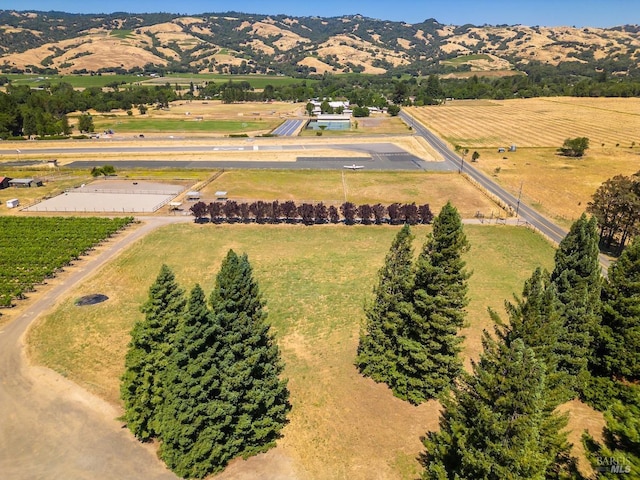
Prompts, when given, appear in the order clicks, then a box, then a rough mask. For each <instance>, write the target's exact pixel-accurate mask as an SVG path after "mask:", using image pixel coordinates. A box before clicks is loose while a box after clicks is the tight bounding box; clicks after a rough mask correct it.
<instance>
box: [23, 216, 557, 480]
mask: <svg viewBox="0 0 640 480" xmlns="http://www.w3.org/2000/svg"><path fill="white" fill-rule="evenodd" d="M398 228H399V227H388V226H383V227H362V226H356V227H345V226H327V227H319V228H318V227H311V228H308V227H302V226H248V225H225V226H215V225H195V224H186V225H172V226H168V227H166V228H163V229H161V230H159V231H156V232H154V233H152V234H150V235H149V236H148V237H146V238H145V239H144V240H142V241H141V242H138V243H136V244H135V245H134V246H133V247H132V248H130V249H129V250H128V251H126V252H124V253H123V254H122V255H120V256H119V257H118V258H116V259H115V260H114V261H113V262H112V263H110V264H108V265H106V266H105V267H103V268H102V269H101V270H100V271H99V272H98V274H97V275H96V276H95V277H93V278H92V279H90V280H88V281H87V282H85V283H84V284H83V285H81V286H79V287H77V288H76V289H74V290H72V291H71V292H70V294H69V296H68V297H67V298H63V299H60V300H61V301H60V304H59V306H58V307H57V308H56V310H55V311H54V312H53V313H52V314H50V315H49V316H47V317H46V318H44V319H43V320H42V321H41V322H40V323H39V324H38V326H37V327H36V328H35V329H33V330H32V331H31V333H30V335H29V340H28V342H29V344H30V350H31V354H32V355H33V358H34V359H35V361H36V362H38V363H44V364H46V365H48V366H50V367H52V368H54V369H55V370H57V371H59V372H61V373H62V374H64V375H65V376H67V377H69V378H70V379H72V380H74V381H77V382H79V383H80V384H81V385H83V386H85V387H86V388H88V389H90V390H91V391H93V392H96V393H98V394H99V395H101V396H102V397H104V398H106V399H108V400H109V401H111V402H113V403H116V404H117V403H118V402H119V401H118V388H119V386H118V379H119V376H120V375H121V373H122V370H123V364H124V355H125V352H126V348H127V343H128V341H129V332H130V329H131V328H132V326H133V324H134V322H135V321H137V320H139V319H141V318H142V313H141V312H140V310H139V308H140V305H141V304H142V303H143V302H144V301H145V299H146V297H147V294H148V288H149V285H150V284H151V283H152V281H153V279H154V278H155V277H156V275H157V273H158V271H159V268H160V265H161V264H162V263H166V264H167V265H169V266H170V267H171V268H172V269H173V270H174V271H175V273H176V276H177V280H178V282H179V283H180V284H181V285H182V286H184V287H185V288H187V289H190V288H191V287H192V286H193V285H194V284H195V283H196V282H200V283H201V284H202V286H203V288H204V289H205V291H206V292H210V291H211V289H212V287H213V284H214V281H215V275H216V273H217V270H218V268H219V265H220V261H221V260H222V258H223V257H224V255H225V254H226V252H227V251H228V249H229V248H233V249H234V250H235V251H237V252H247V254H248V255H249V259H250V261H251V263H252V265H253V267H254V271H255V276H256V278H257V280H258V282H259V284H260V287H261V290H262V292H263V295H264V299H265V300H266V301H267V309H268V312H269V320H270V322H271V324H272V325H273V330H274V332H275V333H276V335H277V341H278V343H279V345H280V347H281V348H282V351H283V358H284V360H285V362H286V368H285V376H286V377H287V378H288V379H289V387H290V390H291V402H292V404H293V411H292V414H291V417H290V420H291V422H290V424H289V425H288V426H287V427H286V428H285V430H284V438H283V439H282V440H280V441H279V442H278V448H277V451H278V452H279V453H280V454H282V455H285V456H287V457H288V458H291V459H292V460H293V462H294V464H295V465H296V467H297V469H298V470H299V471H300V472H301V476H300V478H315V479H329V480H331V479H343V478H352V479H363V480H364V479H370V478H380V479H397V478H407V479H408V478H416V476H417V474H418V470H419V466H418V463H417V461H416V458H417V456H418V454H419V453H420V452H421V451H422V448H423V447H422V445H421V443H420V440H419V438H420V436H422V435H424V434H425V433H426V432H427V431H428V430H432V429H435V428H437V422H438V415H439V404H438V403H437V402H429V403H427V404H424V405H422V406H420V407H413V406H411V405H409V404H407V403H405V402H402V401H400V400H398V399H397V398H395V397H393V396H392V395H391V393H390V391H389V390H388V389H387V388H386V387H385V386H384V385H379V384H376V383H374V382H373V381H371V380H369V379H365V378H363V377H361V376H360V375H359V374H358V373H357V371H356V369H355V367H354V366H353V361H354V358H355V353H356V347H357V341H358V331H359V328H360V323H361V322H362V320H363V310H362V307H363V304H364V303H365V302H366V301H369V300H370V299H371V291H372V288H373V285H374V284H375V281H376V272H377V270H378V269H379V268H380V266H381V265H382V262H383V259H384V255H385V254H386V252H387V250H388V248H389V245H390V243H391V240H392V238H393V237H394V236H395V234H396V233H397V231H398ZM465 230H466V232H467V234H468V236H469V239H470V242H471V245H472V249H471V251H470V252H469V253H468V254H467V255H466V260H467V262H468V265H467V266H468V268H469V269H470V270H472V271H473V272H474V273H473V276H472V277H471V279H470V299H471V304H470V305H469V308H468V311H469V316H468V321H469V327H468V328H467V329H466V331H465V334H466V336H467V339H466V342H465V347H466V354H467V356H468V357H473V358H475V357H476V356H477V354H478V352H479V351H480V334H481V330H482V328H488V327H489V326H490V320H489V318H488V315H487V313H486V307H487V306H491V307H493V308H496V309H498V310H501V307H502V303H503V300H504V299H505V298H510V297H511V295H512V293H513V292H519V291H520V290H521V289H522V282H523V281H524V279H525V278H527V277H528V276H529V275H530V273H531V271H532V270H533V269H534V268H535V267H537V266H540V265H541V266H544V267H546V268H549V267H550V266H551V263H552V259H553V248H552V247H551V245H550V244H549V243H548V242H546V241H545V240H544V239H543V238H541V237H540V236H538V235H536V234H534V233H532V232H531V231H529V230H527V229H524V228H516V227H506V226H467V227H465ZM413 231H414V233H415V234H416V240H415V242H414V246H415V248H416V250H418V249H419V248H420V247H421V245H422V243H423V241H424V239H425V236H426V234H427V232H428V231H429V227H419V228H418V227H416V228H414V229H413ZM91 293H102V294H104V295H107V296H108V297H109V300H108V301H106V302H104V303H101V304H99V305H94V306H90V307H77V306H75V305H74V301H75V300H76V299H77V298H79V297H81V296H84V295H87V294H91Z"/></svg>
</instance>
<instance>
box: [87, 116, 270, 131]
mask: <svg viewBox="0 0 640 480" xmlns="http://www.w3.org/2000/svg"><path fill="white" fill-rule="evenodd" d="M281 122H282V121H281V120H278V119H270V120H260V121H253V120H243V121H239V120H200V121H198V120H195V119H175V118H140V117H136V118H128V117H94V125H95V128H96V131H100V130H107V129H111V130H114V131H116V132H135V133H144V132H209V133H243V132H254V131H256V130H271V129H273V128H275V127H276V126H278V125H279V124H280V123H281Z"/></svg>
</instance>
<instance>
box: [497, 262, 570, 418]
mask: <svg viewBox="0 0 640 480" xmlns="http://www.w3.org/2000/svg"><path fill="white" fill-rule="evenodd" d="M560 307H561V306H560V302H559V301H558V297H557V294H556V289H555V286H554V285H553V284H552V283H551V280H550V277H549V273H547V272H546V271H543V270H542V269H540V268H537V269H536V270H535V271H534V272H533V274H532V275H531V278H529V279H528V280H527V281H526V282H525V284H524V288H523V291H522V298H519V299H516V301H515V303H511V302H505V310H506V311H507V314H508V316H509V322H508V324H504V323H503V322H502V321H501V319H500V318H499V317H498V315H497V314H496V313H495V312H493V311H492V312H491V316H492V318H493V319H494V320H495V321H496V324H497V327H496V332H497V334H498V336H499V337H500V338H501V340H502V341H504V342H505V343H506V344H507V345H511V343H513V342H514V341H515V340H516V339H518V338H519V339H522V341H523V342H524V344H525V345H526V346H527V347H529V348H531V349H532V350H533V352H534V354H535V356H536V358H537V359H538V360H540V361H541V362H542V363H543V364H544V366H545V371H546V376H547V388H548V390H549V395H548V398H549V400H550V402H552V405H554V406H555V405H559V404H560V403H562V400H563V399H564V398H566V397H567V392H566V391H565V387H564V377H563V376H562V375H560V374H559V373H558V357H557V349H558V342H559V340H560V336H561V335H562V327H563V326H562V319H561V318H560Z"/></svg>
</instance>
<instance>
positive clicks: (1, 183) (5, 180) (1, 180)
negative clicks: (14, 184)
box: [0, 177, 11, 190]
mask: <svg viewBox="0 0 640 480" xmlns="http://www.w3.org/2000/svg"><path fill="white" fill-rule="evenodd" d="M9 180H11V179H10V178H9V177H0V190H2V189H3V188H8V187H9Z"/></svg>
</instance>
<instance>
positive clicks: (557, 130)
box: [406, 97, 640, 148]
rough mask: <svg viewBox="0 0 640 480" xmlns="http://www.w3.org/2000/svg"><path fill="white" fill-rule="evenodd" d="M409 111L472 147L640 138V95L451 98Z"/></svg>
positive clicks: (455, 141)
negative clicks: (573, 140)
mask: <svg viewBox="0 0 640 480" xmlns="http://www.w3.org/2000/svg"><path fill="white" fill-rule="evenodd" d="M406 111H407V112H408V113H410V114H411V115H413V116H415V117H416V118H417V119H418V120H419V121H420V122H422V123H424V124H425V125H427V126H429V127H430V128H432V129H433V130H434V131H436V132H437V133H438V134H439V135H440V136H441V137H442V138H444V139H446V140H447V141H448V142H449V143H450V144H451V145H461V146H464V147H469V148H482V147H496V148H497V147H508V146H509V145H512V144H515V145H517V146H518V147H555V148H558V147H560V146H561V145H562V143H563V142H564V140H565V139H567V138H574V137H588V138H589V139H590V141H591V145H592V146H595V145H601V144H602V143H604V144H605V145H608V146H614V145H615V144H616V143H619V144H620V145H621V146H623V147H629V146H630V145H631V142H636V144H640V98H577V97H552V98H528V99H522V100H482V101H479V102H478V101H473V100H471V101H467V100H453V101H450V102H447V103H446V104H444V105H438V106H427V107H410V108H407V109H406Z"/></svg>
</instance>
